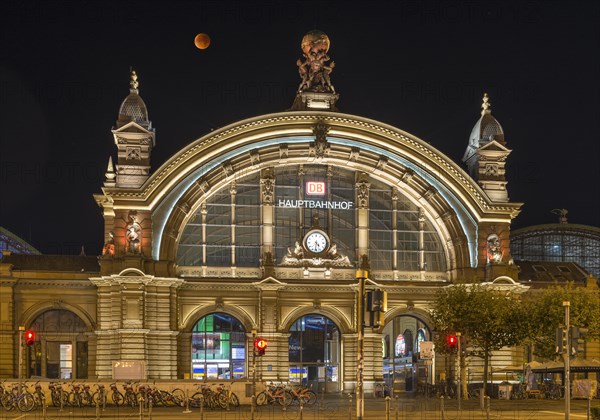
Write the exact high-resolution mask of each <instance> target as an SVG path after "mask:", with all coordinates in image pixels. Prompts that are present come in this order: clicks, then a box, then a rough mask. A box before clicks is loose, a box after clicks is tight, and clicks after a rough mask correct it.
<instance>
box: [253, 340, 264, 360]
mask: <svg viewBox="0 0 600 420" xmlns="http://www.w3.org/2000/svg"><path fill="white" fill-rule="evenodd" d="M266 349H267V340H265V339H264V338H257V339H256V340H254V350H255V351H256V355H257V356H262V355H263V354H265V350H266Z"/></svg>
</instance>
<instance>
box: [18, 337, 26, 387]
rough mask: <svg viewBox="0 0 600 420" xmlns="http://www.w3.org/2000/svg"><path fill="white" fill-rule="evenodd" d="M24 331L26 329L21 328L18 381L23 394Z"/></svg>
mask: <svg viewBox="0 0 600 420" xmlns="http://www.w3.org/2000/svg"><path fill="white" fill-rule="evenodd" d="M23 331H25V327H22V326H19V363H18V369H19V372H18V375H17V376H18V379H19V392H21V391H22V390H21V371H22V370H23Z"/></svg>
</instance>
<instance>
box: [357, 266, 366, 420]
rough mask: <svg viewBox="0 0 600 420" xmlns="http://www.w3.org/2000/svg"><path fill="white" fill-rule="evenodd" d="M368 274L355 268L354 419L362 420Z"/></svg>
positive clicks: (363, 409) (364, 270) (363, 411)
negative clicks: (355, 358)
mask: <svg viewBox="0 0 600 420" xmlns="http://www.w3.org/2000/svg"><path fill="white" fill-rule="evenodd" d="M368 276H369V272H368V271H367V270H366V269H363V268H360V269H358V270H356V279H357V280H358V302H357V304H356V311H357V317H356V323H357V327H358V328H357V333H358V334H357V341H358V343H357V347H358V348H357V352H356V353H357V362H358V367H357V372H356V419H357V420H362V419H363V416H364V414H365V389H364V368H365V320H364V317H365V309H364V305H365V279H366V278H367V277H368Z"/></svg>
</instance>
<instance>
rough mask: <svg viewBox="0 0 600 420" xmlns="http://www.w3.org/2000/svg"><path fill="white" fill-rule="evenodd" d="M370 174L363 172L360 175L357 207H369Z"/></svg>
mask: <svg viewBox="0 0 600 420" xmlns="http://www.w3.org/2000/svg"><path fill="white" fill-rule="evenodd" d="M367 180H368V176H367V174H365V173H362V174H361V175H360V177H359V181H358V182H357V183H356V201H357V208H359V209H366V208H369V188H370V187H371V184H370V183H369V182H367Z"/></svg>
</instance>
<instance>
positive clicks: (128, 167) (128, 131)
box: [105, 71, 155, 188]
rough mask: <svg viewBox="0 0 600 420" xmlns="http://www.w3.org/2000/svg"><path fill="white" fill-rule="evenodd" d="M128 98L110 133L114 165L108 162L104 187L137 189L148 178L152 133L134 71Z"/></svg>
mask: <svg viewBox="0 0 600 420" xmlns="http://www.w3.org/2000/svg"><path fill="white" fill-rule="evenodd" d="M129 85H130V88H129V95H127V97H126V98H125V99H124V100H123V102H122V103H121V107H120V108H119V117H118V119H117V123H116V126H115V128H113V130H112V133H113V136H114V139H115V145H116V146H117V150H118V154H117V165H116V170H114V168H113V165H112V159H110V160H109V163H108V169H107V173H106V181H105V186H107V187H117V188H139V187H140V186H142V185H143V184H144V182H146V180H147V179H148V177H149V175H150V154H151V152H152V148H153V147H154V141H155V132H154V129H153V128H152V123H151V122H150V120H149V119H148V109H147V108H146V104H145V103H144V101H143V100H142V98H141V97H140V95H139V90H138V87H139V83H138V80H137V74H136V73H135V71H132V72H131V81H130V82H129Z"/></svg>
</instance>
